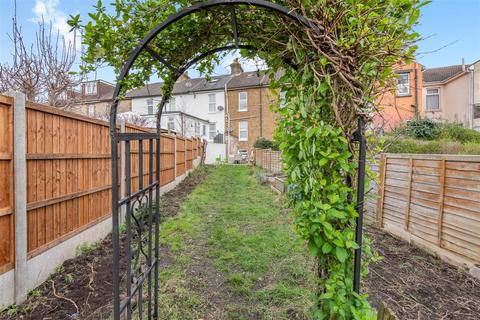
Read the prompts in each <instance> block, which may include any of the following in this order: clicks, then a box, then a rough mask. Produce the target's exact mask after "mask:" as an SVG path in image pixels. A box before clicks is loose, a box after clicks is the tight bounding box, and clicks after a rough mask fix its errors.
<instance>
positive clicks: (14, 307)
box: [7, 304, 20, 317]
mask: <svg viewBox="0 0 480 320" xmlns="http://www.w3.org/2000/svg"><path fill="white" fill-rule="evenodd" d="M19 313H20V307H19V306H17V305H16V304H12V305H11V306H10V307H9V308H8V309H7V315H8V316H9V317H13V316H16V315H18V314H19Z"/></svg>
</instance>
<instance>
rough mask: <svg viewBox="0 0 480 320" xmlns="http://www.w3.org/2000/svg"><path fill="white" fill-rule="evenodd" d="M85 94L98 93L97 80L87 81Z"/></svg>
mask: <svg viewBox="0 0 480 320" xmlns="http://www.w3.org/2000/svg"><path fill="white" fill-rule="evenodd" d="M85 94H86V95H93V94H97V83H96V82H87V83H86V84H85Z"/></svg>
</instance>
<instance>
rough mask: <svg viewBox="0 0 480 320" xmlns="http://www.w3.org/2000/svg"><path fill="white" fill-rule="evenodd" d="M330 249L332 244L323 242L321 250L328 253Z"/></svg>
mask: <svg viewBox="0 0 480 320" xmlns="http://www.w3.org/2000/svg"><path fill="white" fill-rule="evenodd" d="M330 251H332V245H331V244H330V243H328V242H325V243H324V244H323V246H322V252H323V253H329V252H330Z"/></svg>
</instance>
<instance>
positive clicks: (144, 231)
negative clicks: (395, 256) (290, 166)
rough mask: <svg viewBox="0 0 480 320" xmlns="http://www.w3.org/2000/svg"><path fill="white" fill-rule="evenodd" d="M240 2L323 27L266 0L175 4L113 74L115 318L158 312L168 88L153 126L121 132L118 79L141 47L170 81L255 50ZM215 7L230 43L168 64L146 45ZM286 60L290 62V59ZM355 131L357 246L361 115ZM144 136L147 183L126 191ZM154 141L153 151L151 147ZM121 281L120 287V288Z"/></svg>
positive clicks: (356, 272)
mask: <svg viewBox="0 0 480 320" xmlns="http://www.w3.org/2000/svg"><path fill="white" fill-rule="evenodd" d="M239 6H249V7H255V8H261V9H265V10H267V11H269V12H271V13H272V14H280V15H282V16H285V17H287V18H289V19H292V20H293V21H296V22H298V23H300V24H301V25H303V26H305V27H306V28H309V29H311V30H313V31H314V32H322V30H321V29H320V28H319V27H317V26H316V25H314V24H313V23H311V22H310V21H309V20H308V19H306V18H305V17H304V16H302V15H300V14H298V13H296V12H294V11H293V10H289V9H287V8H285V7H283V6H281V5H278V4H275V3H272V2H270V1H265V0H249V1H245V0H209V1H203V2H199V3H196V4H194V5H192V6H190V7H188V8H185V9H183V10H180V11H179V12H177V13H176V14H173V15H171V16H170V17H168V18H167V19H166V20H165V21H163V22H162V23H160V24H158V25H157V26H156V27H155V28H154V29H152V30H151V31H150V32H149V33H148V34H147V35H146V36H145V37H144V38H143V39H142V41H141V42H140V44H139V45H138V46H137V47H136V48H135V49H134V50H133V52H132V53H131V54H130V56H129V58H128V60H127V61H126V62H125V64H124V66H123V68H122V70H121V73H120V76H119V78H118V80H117V85H116V88H115V91H114V95H113V103H112V106H111V109H110V135H111V147H112V153H111V155H112V223H113V231H112V237H113V255H114V257H113V259H114V270H113V272H114V283H113V286H114V319H115V320H119V319H120V318H121V315H122V314H123V313H126V317H125V316H123V317H122V319H131V317H132V307H133V305H134V304H135V305H137V309H138V315H139V318H140V319H142V317H143V313H144V312H143V310H142V308H143V304H144V300H145V299H146V300H147V301H146V303H147V304H148V307H147V308H148V310H147V312H146V314H147V318H148V319H151V318H153V319H157V318H158V289H159V286H158V271H159V220H160V211H159V200H160V119H161V115H162V109H163V107H164V105H165V103H166V102H167V100H168V99H169V96H170V94H171V92H169V93H168V94H164V95H162V100H161V102H160V105H159V110H158V112H157V119H156V123H157V129H156V132H152V133H121V132H118V130H117V126H116V118H117V107H118V103H119V96H120V92H121V89H122V82H123V80H124V79H125V78H126V77H127V76H128V74H129V71H130V70H131V68H132V66H133V64H134V62H135V61H136V60H137V58H138V57H139V55H140V53H142V52H148V53H149V54H150V56H151V57H152V58H153V59H156V60H157V61H158V62H160V63H161V64H162V65H163V66H165V67H166V68H168V69H169V70H170V71H171V72H172V74H173V75H174V76H173V78H174V79H173V82H175V81H176V80H177V79H178V78H179V77H180V76H181V75H182V74H183V73H184V72H185V71H186V70H188V69H189V68H190V67H191V66H193V65H194V64H196V63H198V62H199V61H201V60H202V59H204V58H206V57H208V56H210V55H213V54H215V53H219V52H222V51H227V50H232V49H247V50H252V51H255V50H257V51H258V50H259V48H255V47H254V46H252V45H249V44H248V43H241V42H240V36H239V33H238V22H237V13H236V10H237V8H238V7H239ZM215 7H227V8H229V10H230V12H231V20H230V23H231V30H232V41H233V42H232V43H231V44H227V45H223V46H220V47H217V48H214V49H211V50H208V51H206V52H203V53H201V54H199V55H198V56H195V57H191V58H190V60H189V61H183V63H182V64H181V65H180V66H173V65H172V64H171V63H170V62H169V61H168V60H167V59H166V58H164V57H162V56H161V55H159V54H158V53H157V52H156V50H155V49H154V48H153V47H152V46H151V45H150V43H151V42H152V40H153V39H155V38H156V37H157V35H159V34H160V33H161V32H162V31H163V30H165V29H166V28H168V27H169V26H171V25H172V24H174V23H175V22H177V21H179V20H181V19H182V18H184V17H187V16H189V15H192V14H194V13H196V12H200V11H203V10H209V9H211V8H215ZM285 63H286V64H288V65H292V64H291V63H290V62H289V61H285ZM358 124H359V125H358V131H357V133H356V135H355V140H356V141H359V143H360V148H359V152H360V153H359V167H358V183H357V212H359V213H360V215H359V217H358V218H357V226H356V241H357V243H358V244H359V245H360V246H361V241H362V224H363V221H362V220H363V218H362V214H361V213H362V212H363V195H364V179H365V149H366V145H365V139H364V135H363V127H364V125H363V120H362V119H361V118H359V119H358ZM122 141H123V142H125V153H126V157H125V159H126V161H125V163H126V195H125V197H123V198H120V194H119V189H118V182H119V163H118V156H119V154H118V146H119V143H120V142H122ZM143 141H148V145H149V154H148V157H149V161H148V162H149V168H148V169H147V174H148V177H149V179H148V180H149V182H148V185H143V180H142V179H139V186H138V187H139V190H138V191H136V192H131V185H130V176H131V172H130V156H131V152H130V144H131V143H132V142H139V143H138V146H139V148H138V153H139V176H143V175H144V168H143V153H144V151H143ZM154 145H155V155H154V151H153V150H154V148H153V146H154ZM154 158H155V168H154V167H153V159H154ZM138 205H142V206H143V208H144V210H145V212H146V214H145V213H144V214H142V215H138V214H137V215H136V214H134V208H135V207H136V206H138ZM122 206H125V209H126V210H125V211H126V217H125V224H126V231H125V232H126V235H125V237H126V240H125V241H126V242H125V260H126V261H125V271H124V273H125V274H124V273H123V272H122V271H121V269H122V268H121V266H120V260H121V254H120V252H121V248H120V230H119V229H120V225H119V213H120V208H121V207H122ZM360 264H361V250H360V249H357V250H356V252H355V266H354V289H355V291H356V292H358V291H359V287H360ZM145 285H146V286H147V293H146V294H147V295H146V298H144V294H143V292H142V291H143V288H144V286H145ZM121 287H124V288H125V292H122V290H121Z"/></svg>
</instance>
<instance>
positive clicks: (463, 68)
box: [462, 58, 465, 72]
mask: <svg viewBox="0 0 480 320" xmlns="http://www.w3.org/2000/svg"><path fill="white" fill-rule="evenodd" d="M462 71H464V72H465V58H462Z"/></svg>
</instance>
